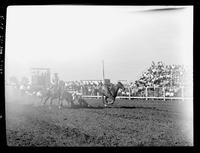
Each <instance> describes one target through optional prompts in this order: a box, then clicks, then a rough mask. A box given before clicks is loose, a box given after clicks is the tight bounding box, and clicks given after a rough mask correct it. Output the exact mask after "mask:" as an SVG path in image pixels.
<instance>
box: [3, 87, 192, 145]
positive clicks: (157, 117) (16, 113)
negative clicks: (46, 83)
mask: <svg viewBox="0 0 200 153" xmlns="http://www.w3.org/2000/svg"><path fill="white" fill-rule="evenodd" d="M7 91H8V90H7ZM86 101H87V103H89V104H90V105H91V106H92V107H89V108H69V107H67V105H65V107H64V108H62V109H61V110H59V109H58V106H57V105H56V103H55V105H54V106H53V107H52V108H51V109H49V107H48V105H45V106H41V105H40V103H39V101H38V99H37V98H33V97H27V96H26V97H20V96H19V95H18V96H17V95H16V92H14V91H12V92H11V91H9V92H7V96H6V133H7V144H8V146H192V145H193V137H192V134H191V133H192V131H191V124H192V120H191V116H190V117H188V116H185V115H183V114H184V109H181V108H182V105H183V101H165V102H164V101H161V100H148V101H146V100H119V99H118V100H117V101H116V102H115V104H114V105H113V106H112V107H110V108H104V107H103V105H102V102H101V100H100V99H86Z"/></svg>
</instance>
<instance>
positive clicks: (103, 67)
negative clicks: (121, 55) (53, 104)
mask: <svg viewBox="0 0 200 153" xmlns="http://www.w3.org/2000/svg"><path fill="white" fill-rule="evenodd" d="M102 65H103V82H104V79H105V74H104V60H103V61H102Z"/></svg>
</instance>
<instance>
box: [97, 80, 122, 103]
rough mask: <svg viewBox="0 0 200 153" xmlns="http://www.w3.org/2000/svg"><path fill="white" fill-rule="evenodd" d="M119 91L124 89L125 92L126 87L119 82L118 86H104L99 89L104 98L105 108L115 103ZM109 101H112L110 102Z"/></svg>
mask: <svg viewBox="0 0 200 153" xmlns="http://www.w3.org/2000/svg"><path fill="white" fill-rule="evenodd" d="M119 89H122V90H123V91H124V90H125V87H124V85H123V84H122V83H121V82H118V83H117V84H116V85H114V84H111V86H110V87H107V86H105V85H104V86H103V87H101V88H99V89H98V92H99V94H100V95H101V96H102V101H103V104H104V106H105V107H106V106H107V105H111V104H113V103H114V102H115V99H116V97H117V93H118V91H119ZM108 99H110V100H111V101H108Z"/></svg>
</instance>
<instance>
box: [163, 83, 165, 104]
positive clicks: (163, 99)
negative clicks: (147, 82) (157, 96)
mask: <svg viewBox="0 0 200 153" xmlns="http://www.w3.org/2000/svg"><path fill="white" fill-rule="evenodd" d="M162 89H163V100H164V101H165V87H164V86H163V88H162Z"/></svg>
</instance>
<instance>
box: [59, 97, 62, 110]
mask: <svg viewBox="0 0 200 153" xmlns="http://www.w3.org/2000/svg"><path fill="white" fill-rule="evenodd" d="M58 102H59V107H58V108H59V109H61V107H62V98H59V101H58Z"/></svg>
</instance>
